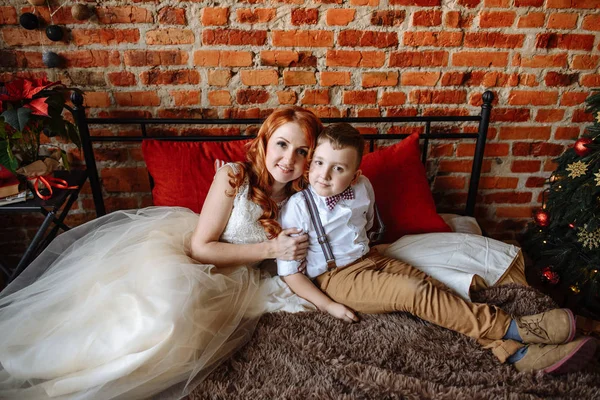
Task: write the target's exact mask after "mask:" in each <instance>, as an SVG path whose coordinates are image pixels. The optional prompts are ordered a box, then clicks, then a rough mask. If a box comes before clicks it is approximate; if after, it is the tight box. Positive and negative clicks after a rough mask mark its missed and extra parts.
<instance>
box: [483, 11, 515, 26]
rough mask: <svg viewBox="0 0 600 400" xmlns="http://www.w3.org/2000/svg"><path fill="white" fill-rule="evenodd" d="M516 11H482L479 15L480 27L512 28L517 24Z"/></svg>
mask: <svg viewBox="0 0 600 400" xmlns="http://www.w3.org/2000/svg"><path fill="white" fill-rule="evenodd" d="M515 18H516V13H515V12H514V11H482V12H481V14H479V26H480V27H481V28H504V27H510V26H512V25H513V23H514V22H515Z"/></svg>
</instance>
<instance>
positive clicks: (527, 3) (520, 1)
mask: <svg viewBox="0 0 600 400" xmlns="http://www.w3.org/2000/svg"><path fill="white" fill-rule="evenodd" d="M543 5H544V0H515V7H541V6H543Z"/></svg>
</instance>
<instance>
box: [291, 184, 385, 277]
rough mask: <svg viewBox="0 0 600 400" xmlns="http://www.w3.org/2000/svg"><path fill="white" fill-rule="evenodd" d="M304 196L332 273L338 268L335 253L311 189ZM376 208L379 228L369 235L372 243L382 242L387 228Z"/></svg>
mask: <svg viewBox="0 0 600 400" xmlns="http://www.w3.org/2000/svg"><path fill="white" fill-rule="evenodd" d="M302 194H303V195H304V199H305V200H306V205H307V206H308V212H309V213H310V219H311V220H312V223H313V225H314V227H315V230H316V231H317V240H318V242H319V244H320V245H321V250H323V254H324V255H325V261H326V262H327V271H331V270H332V269H335V268H337V265H336V264H335V257H334V256H333V251H332V250H331V245H330V244H329V239H327V235H326V234H325V229H323V224H322V223H321V217H319V210H318V209H317V205H316V204H315V199H314V198H313V196H312V193H311V192H310V189H304V190H303V191H302ZM374 208H375V221H376V222H377V225H378V226H379V227H378V228H377V229H376V230H375V231H372V232H371V233H370V234H369V240H371V241H372V242H376V241H378V240H381V238H382V237H383V232H384V231H385V226H384V224H383V221H382V220H381V216H380V215H379V211H378V210H377V205H375V206H374Z"/></svg>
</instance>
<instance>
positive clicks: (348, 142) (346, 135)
mask: <svg viewBox="0 0 600 400" xmlns="http://www.w3.org/2000/svg"><path fill="white" fill-rule="evenodd" d="M325 141H328V142H329V143H330V144H331V147H333V148H334V149H336V150H339V149H344V148H346V147H351V148H353V149H354V150H356V154H357V158H358V165H357V166H356V168H358V166H359V165H360V162H361V161H362V156H363V151H364V149H365V139H363V137H362V135H361V134H360V132H359V131H358V129H356V128H355V127H353V126H352V125H350V124H349V123H347V122H336V123H335V124H329V125H327V126H326V127H325V128H323V130H322V131H321V133H320V134H319V137H318V138H317V146H318V145H320V144H322V143H323V142H325Z"/></svg>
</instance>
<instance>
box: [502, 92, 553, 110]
mask: <svg viewBox="0 0 600 400" xmlns="http://www.w3.org/2000/svg"><path fill="white" fill-rule="evenodd" d="M557 100H558V92H555V91H546V92H539V91H527V90H513V91H511V92H510V95H509V97H508V104H510V105H513V106H519V105H534V106H551V105H555V104H556V102H557Z"/></svg>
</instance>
